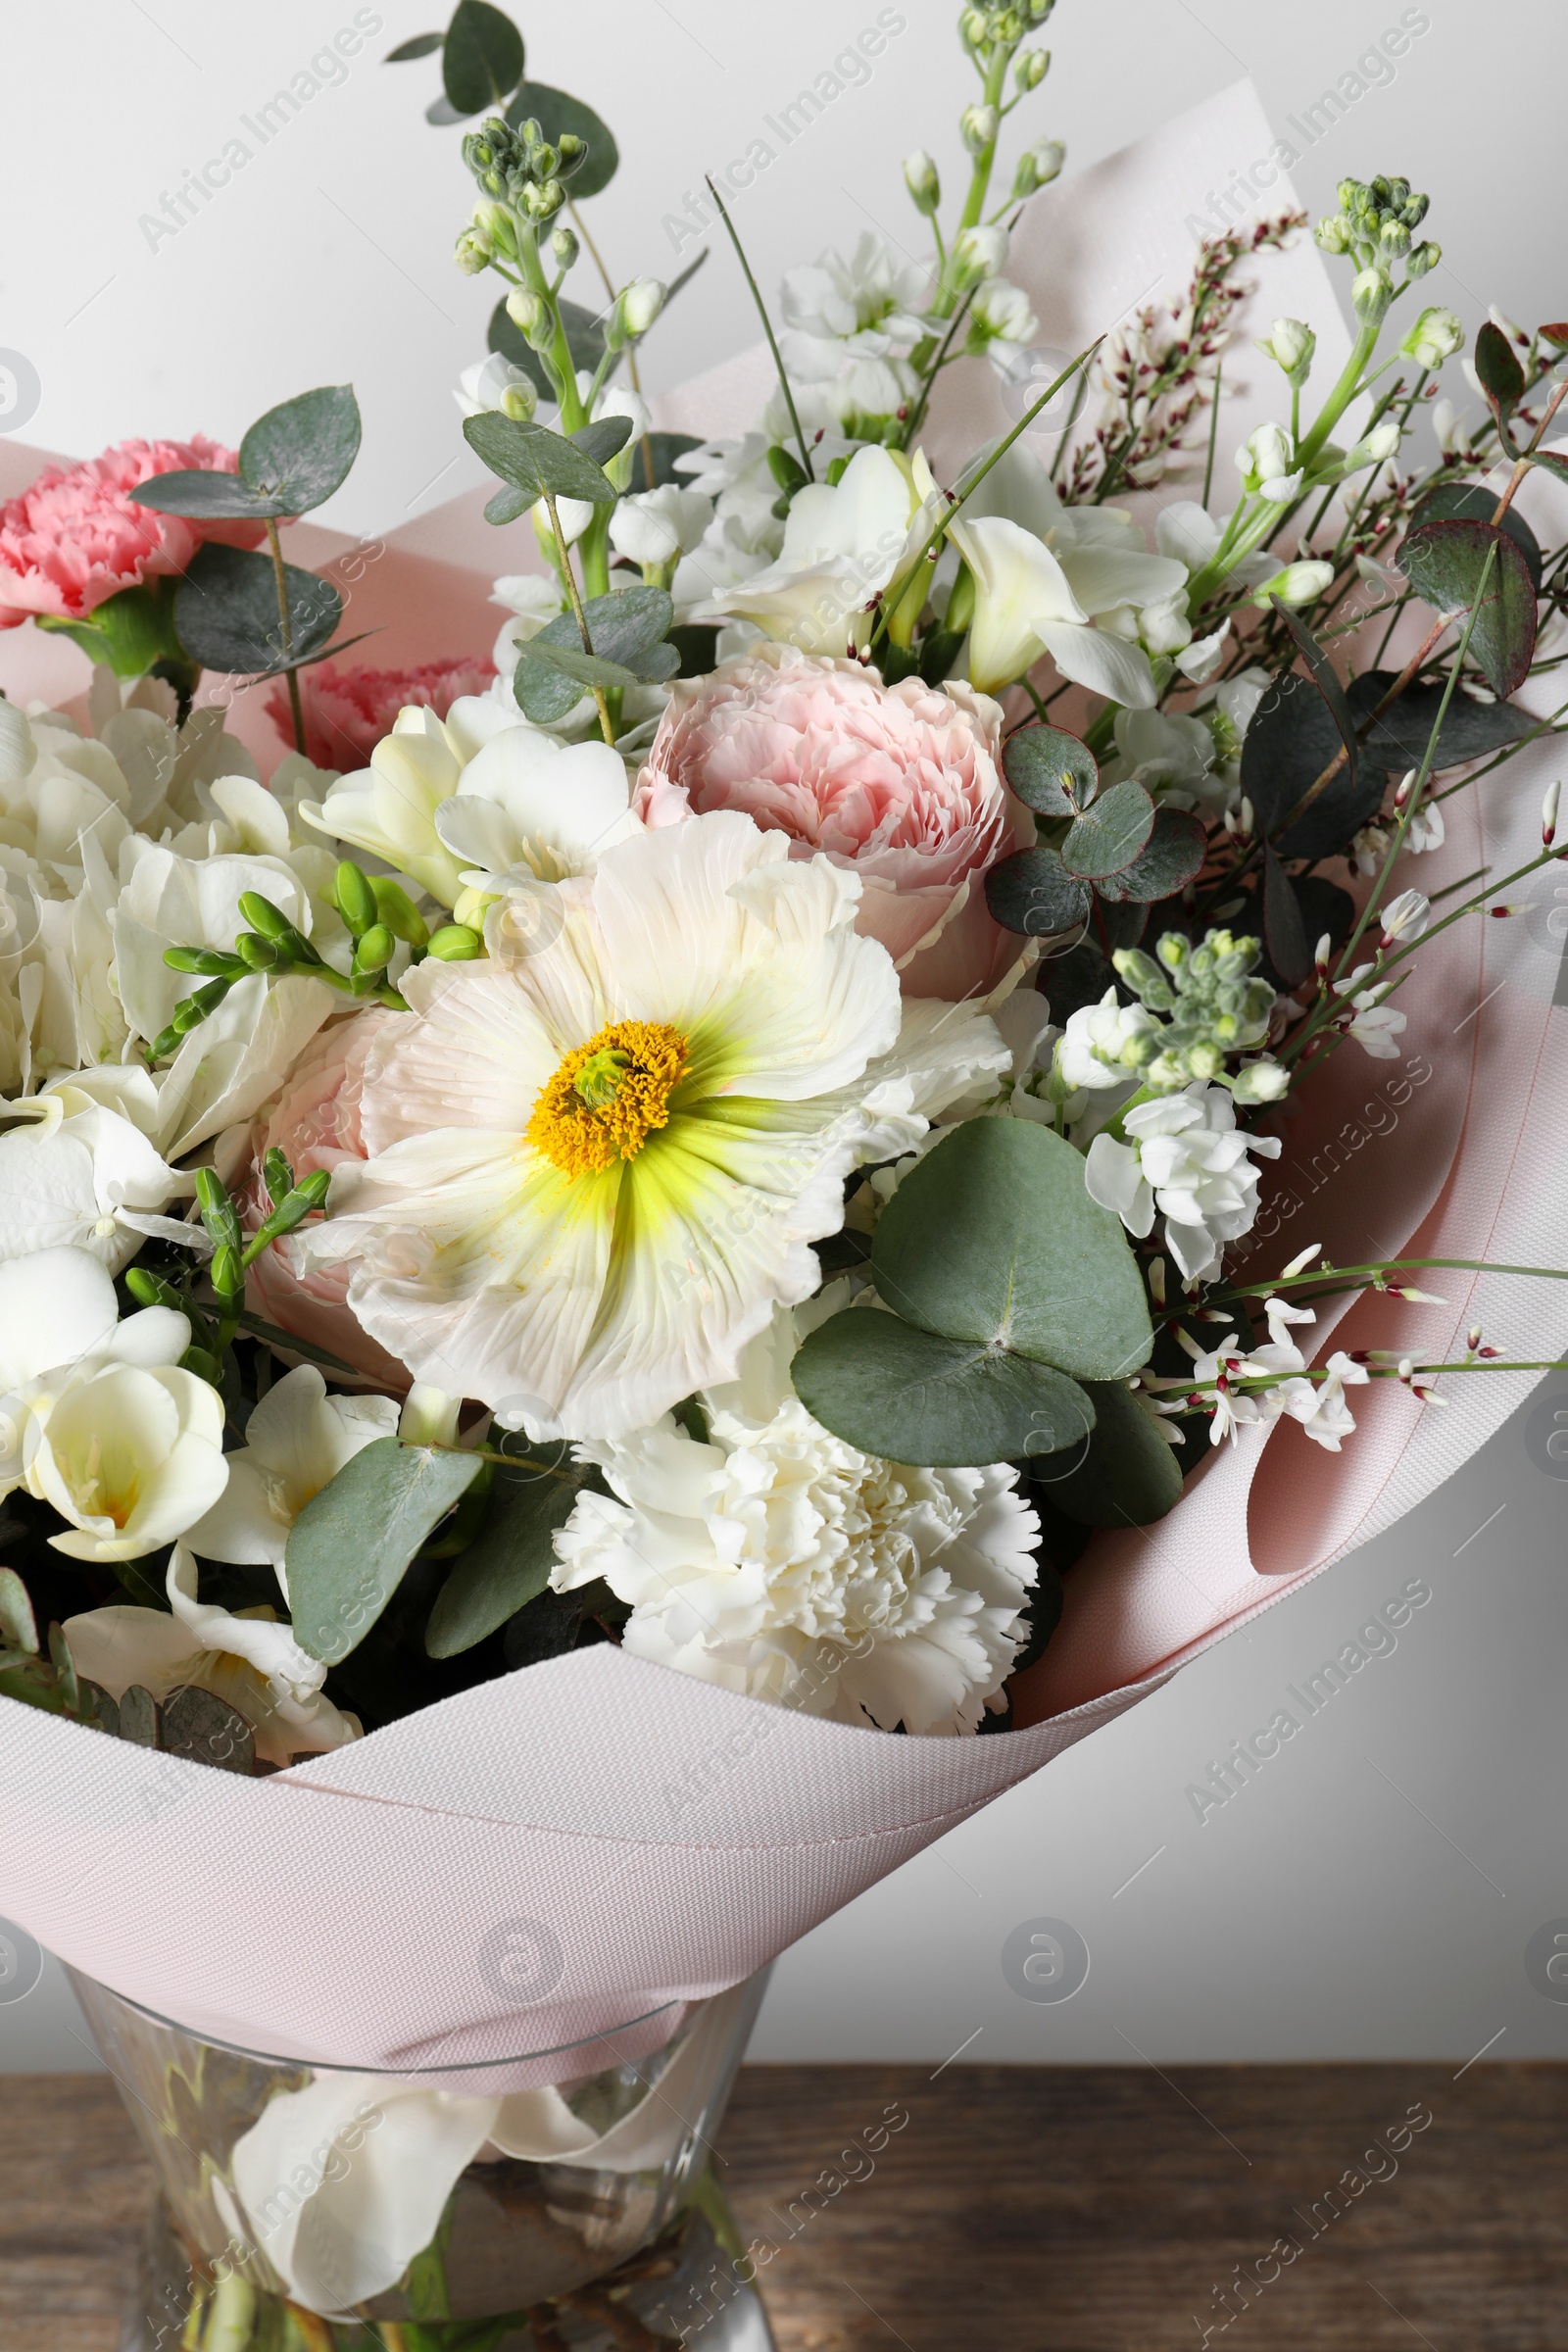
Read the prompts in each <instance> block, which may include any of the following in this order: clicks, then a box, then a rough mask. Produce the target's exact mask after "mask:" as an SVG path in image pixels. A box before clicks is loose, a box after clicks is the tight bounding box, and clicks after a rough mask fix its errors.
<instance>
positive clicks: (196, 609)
mask: <svg viewBox="0 0 1568 2352" xmlns="http://www.w3.org/2000/svg"><path fill="white" fill-rule="evenodd" d="M283 580H284V589H285V593H286V594H287V597H288V608H289V618H290V624H291V627H292V632H293V642H292V650H291V652H290V653H289V654H285V652H284V649H283V638H282V630H281V627H280V626H279V615H278V610H277V581H276V576H275V574H274V573H273V570H272V565H271V563H270V560H269V559H268V558H267V557H266V556H263V555H258V554H255V553H253V552H252V551H251V550H249V549H247V548H242V547H224V546H223V545H222V544H221V542H219V541H217V540H210V541H209V542H208V544H207V545H206V546H205V547H200V548H198V549H197V551H196V553H195V555H194V556H193V557H192V559H191V562H190V564H189V565H188V567H187V569H186V572H185V576H184V578H183V579H182V580H181V581H180V583H179V588H178V590H177V592H176V594H175V597H174V626H175V628H176V630H177V631H178V633H179V642H180V644H181V645H182V646H183V648H184V650H185V652H186V654H187V655H188V656H189V657H190V659H191V661H192V662H196V663H198V664H199V666H200V667H201V668H203V669H215V670H221V671H225V672H227V673H228V674H229V675H231V676H246V677H270V676H273V675H275V674H276V673H277V672H278V671H280V670H283V669H286V668H288V667H289V666H290V664H291V662H292V663H294V664H298V663H300V662H305V661H308V660H309V659H310V658H311V657H312V656H313V655H315V654H317V653H319V652H320V650H321V649H322V648H323V647H325V646H326V645H327V644H328V643H329V642H330V640H331V636H332V632H333V631H334V629H335V628H336V627H337V624H338V621H339V619H340V618H341V616H342V612H343V600H342V598H341V597H340V596H339V594H338V592H337V590H336V589H335V588H334V587H333V586H332V585H331V583H330V581H328V580H323V579H321V578H319V576H318V575H317V573H315V572H314V571H302V570H301V569H300V568H299V567H298V565H297V564H284V566H283Z"/></svg>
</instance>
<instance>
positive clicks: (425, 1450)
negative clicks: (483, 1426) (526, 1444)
mask: <svg viewBox="0 0 1568 2352" xmlns="http://www.w3.org/2000/svg"><path fill="white" fill-rule="evenodd" d="M480 1467H481V1465H480V1462H479V1459H478V1456H477V1455H475V1454H471V1453H460V1452H451V1451H447V1450H446V1449H444V1448H438V1447H435V1446H405V1445H403V1444H402V1442H401V1441H400V1440H399V1439H397V1438H377V1439H375V1441H374V1442H373V1443H372V1444H371V1445H369V1446H362V1447H361V1449H360V1451H359V1452H358V1453H356V1454H354V1455H353V1456H352V1457H351V1458H350V1459H349V1460H348V1461H347V1462H345V1463H344V1465H343V1467H342V1469H341V1470H340V1471H339V1472H338V1473H337V1476H336V1477H335V1478H333V1479H331V1480H330V1481H329V1482H328V1483H327V1485H326V1486H324V1487H322V1489H321V1490H320V1492H319V1494H318V1495H313V1497H312V1498H311V1500H310V1501H309V1502H308V1503H307V1504H306V1505H305V1508H304V1509H303V1510H302V1511H301V1512H300V1514H299V1517H298V1518H297V1519H296V1520H295V1522H294V1525H293V1527H292V1528H291V1529H290V1530H289V1537H288V1544H287V1546H286V1549H285V1553H284V1560H285V1566H286V1568H287V1573H288V1590H289V1599H290V1603H291V1608H292V1615H293V1620H294V1639H295V1640H296V1641H297V1642H299V1643H300V1644H301V1646H302V1647H303V1648H305V1649H308V1650H309V1651H310V1653H311V1655H312V1657H313V1658H319V1659H321V1660H322V1662H323V1663H324V1664H326V1665H328V1666H335V1665H336V1664H337V1662H338V1661H339V1659H341V1658H346V1657H347V1656H348V1654H349V1652H350V1650H351V1649H353V1648H354V1646H355V1644H356V1643H357V1642H360V1641H362V1640H363V1638H364V1637H365V1635H366V1634H367V1633H368V1631H369V1629H370V1627H371V1626H372V1625H374V1623H375V1621H376V1619H377V1618H378V1617H379V1616H380V1614H381V1612H382V1610H383V1609H384V1608H385V1607H386V1604H387V1602H388V1601H389V1600H390V1599H391V1597H392V1595H393V1593H395V1592H396V1591H397V1589H398V1586H399V1585H400V1584H401V1583H402V1581H403V1575H404V1571H405V1570H406V1569H407V1567H408V1565H409V1563H410V1561H411V1560H413V1559H414V1558H415V1557H416V1556H417V1553H418V1552H419V1551H420V1550H421V1549H422V1547H423V1545H424V1544H425V1542H426V1540H427V1539H428V1537H429V1536H430V1534H431V1532H432V1530H433V1529H434V1528H435V1527H436V1526H438V1525H439V1523H440V1521H441V1520H443V1519H444V1518H445V1517H446V1515H447V1513H448V1511H449V1510H451V1509H452V1507H453V1505H454V1504H455V1503H456V1502H457V1501H458V1499H459V1497H460V1496H461V1495H464V1494H465V1493H466V1490H467V1488H468V1487H469V1485H470V1484H471V1483H472V1481H473V1479H474V1478H475V1477H477V1475H478V1472H479V1469H480Z"/></svg>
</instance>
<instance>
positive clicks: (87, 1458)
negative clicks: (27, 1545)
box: [24, 1308, 228, 1679]
mask: <svg viewBox="0 0 1568 2352" xmlns="http://www.w3.org/2000/svg"><path fill="white" fill-rule="evenodd" d="M145 1311H146V1312H147V1313H149V1314H153V1313H156V1312H157V1311H158V1310H157V1309H156V1308H147V1309H146V1310H145ZM165 1311H166V1313H167V1312H168V1310H165ZM130 1320H131V1322H132V1323H133V1322H134V1321H135V1320H136V1318H134V1317H132V1318H131V1319H130ZM168 1323H169V1324H170V1325H180V1326H184V1325H185V1319H184V1317H183V1316H182V1315H175V1314H172V1313H168ZM126 1328H128V1326H127V1327H126ZM132 1336H133V1338H134V1336H135V1335H132ZM160 1336H162V1335H161V1334H160ZM175 1344H177V1345H179V1346H180V1349H181V1352H183V1348H184V1346H187V1345H188V1344H189V1329H188V1326H185V1331H184V1340H183V1342H178V1341H177V1340H176V1343H175ZM45 1378H46V1380H47V1379H48V1376H47V1375H46V1376H45ZM37 1388H38V1384H36V1383H35V1384H33V1390H34V1394H33V1395H32V1396H31V1397H30V1398H29V1402H30V1404H31V1410H30V1412H29V1414H28V1417H27V1422H26V1428H25V1436H24V1452H25V1462H26V1481H27V1489H28V1492H29V1494H32V1495H37V1496H38V1498H39V1499H40V1500H41V1501H44V1502H49V1503H52V1504H53V1505H54V1507H55V1509H56V1510H57V1511H58V1512H59V1513H60V1515H61V1517H62V1518H63V1519H69V1520H70V1522H71V1527H70V1531H69V1532H68V1533H66V1534H64V1535H58V1536H51V1537H50V1538H49V1541H50V1543H51V1544H53V1545H54V1547H55V1549H56V1550H57V1551H63V1552H67V1553H69V1554H70V1556H71V1557H72V1558H73V1559H78V1560H99V1561H106V1562H107V1561H114V1560H135V1559H140V1558H141V1557H142V1556H143V1555H144V1554H145V1553H147V1552H149V1551H161V1550H162V1548H163V1546H164V1545H165V1544H168V1543H170V1542H172V1539H173V1538H174V1537H176V1536H181V1535H183V1534H184V1532H185V1530H186V1529H187V1528H188V1527H190V1526H191V1525H193V1524H194V1522H195V1521H196V1520H198V1519H199V1518H200V1517H201V1516H202V1514H203V1512H205V1511H207V1510H208V1509H210V1508H211V1506H212V1505H213V1504H214V1503H215V1502H216V1501H217V1500H218V1497H219V1495H221V1493H222V1491H223V1487H224V1484H225V1483H226V1481H227V1477H228V1465H227V1462H226V1460H225V1458H224V1454H223V1403H222V1398H221V1397H220V1396H219V1394H218V1392H217V1390H216V1389H214V1388H212V1387H210V1386H209V1384H208V1383H207V1382H206V1381H205V1380H200V1379H198V1377H197V1376H196V1374H195V1373H194V1372H182V1371H181V1370H180V1369H179V1366H178V1365H177V1364H175V1363H167V1362H156V1361H142V1362H125V1361H123V1360H115V1359H114V1358H113V1357H108V1358H106V1359H100V1358H95V1357H88V1358H87V1359H86V1361H85V1362H84V1363H80V1364H77V1365H73V1366H71V1367H67V1368H66V1370H65V1372H64V1375H63V1376H62V1377H61V1378H60V1379H59V1382H58V1387H56V1388H55V1390H54V1393H53V1395H39V1394H37ZM95 1679H96V1678H95Z"/></svg>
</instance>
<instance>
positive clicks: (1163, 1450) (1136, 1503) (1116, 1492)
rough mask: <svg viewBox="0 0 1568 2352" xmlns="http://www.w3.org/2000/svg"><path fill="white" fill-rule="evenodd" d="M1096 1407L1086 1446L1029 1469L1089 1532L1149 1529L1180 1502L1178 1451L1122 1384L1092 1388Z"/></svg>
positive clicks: (1097, 1383) (1089, 1389)
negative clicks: (1110, 1528)
mask: <svg viewBox="0 0 1568 2352" xmlns="http://www.w3.org/2000/svg"><path fill="white" fill-rule="evenodd" d="M1084 1386H1085V1388H1086V1390H1087V1392H1088V1396H1089V1398H1090V1401H1091V1402H1092V1404H1093V1405H1094V1408H1095V1426H1094V1428H1093V1430H1092V1431H1091V1432H1090V1434H1089V1437H1088V1439H1087V1440H1086V1441H1085V1442H1084V1443H1082V1444H1080V1445H1078V1446H1072V1447H1069V1448H1068V1450H1067V1451H1066V1452H1065V1453H1063V1454H1062V1455H1060V1456H1059V1457H1055V1456H1051V1455H1048V1456H1047V1458H1046V1459H1045V1460H1044V1461H1036V1462H1035V1463H1034V1464H1033V1465H1032V1466H1031V1471H1030V1483H1031V1488H1034V1487H1039V1486H1044V1487H1046V1488H1047V1491H1048V1492H1049V1494H1050V1496H1051V1499H1052V1501H1053V1502H1054V1504H1055V1506H1056V1508H1057V1509H1058V1510H1059V1511H1065V1512H1066V1514H1067V1516H1068V1518H1069V1519H1077V1520H1081V1521H1082V1522H1083V1523H1084V1525H1085V1526H1087V1527H1148V1526H1149V1525H1150V1524H1151V1523H1152V1521H1153V1520H1155V1519H1163V1518H1164V1516H1165V1514H1166V1512H1167V1511H1168V1510H1170V1509H1172V1508H1173V1506H1174V1505H1175V1504H1176V1503H1177V1502H1178V1501H1179V1500H1180V1499H1181V1492H1182V1469H1181V1462H1180V1459H1179V1457H1178V1455H1177V1453H1176V1452H1175V1450H1174V1448H1173V1447H1172V1446H1169V1445H1167V1444H1166V1442H1165V1440H1164V1439H1163V1438H1162V1437H1161V1436H1160V1434H1159V1431H1158V1429H1157V1428H1156V1427H1155V1425H1154V1422H1153V1420H1152V1418H1151V1416H1150V1415H1149V1414H1148V1413H1146V1412H1145V1410H1144V1408H1143V1406H1142V1405H1141V1404H1140V1403H1139V1402H1138V1400H1137V1398H1136V1397H1134V1395H1133V1394H1132V1391H1131V1390H1130V1389H1128V1388H1127V1387H1125V1386H1124V1384H1123V1383H1122V1382H1121V1381H1115V1380H1113V1381H1098V1380H1096V1381H1086V1382H1085V1384H1084Z"/></svg>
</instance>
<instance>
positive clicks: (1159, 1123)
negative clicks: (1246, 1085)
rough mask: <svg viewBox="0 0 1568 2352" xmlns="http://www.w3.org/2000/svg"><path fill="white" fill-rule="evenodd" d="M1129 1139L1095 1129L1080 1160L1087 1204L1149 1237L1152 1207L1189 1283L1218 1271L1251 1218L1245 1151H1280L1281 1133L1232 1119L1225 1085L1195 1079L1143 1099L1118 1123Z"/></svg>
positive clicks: (1252, 1187)
mask: <svg viewBox="0 0 1568 2352" xmlns="http://www.w3.org/2000/svg"><path fill="white" fill-rule="evenodd" d="M1122 1126H1123V1129H1124V1130H1125V1133H1126V1137H1127V1141H1126V1142H1125V1143H1118V1142H1117V1140H1116V1138H1115V1137H1114V1136H1112V1135H1110V1134H1104V1135H1097V1136H1096V1138H1095V1140H1094V1142H1093V1143H1092V1144H1091V1145H1090V1147H1089V1151H1088V1154H1087V1156H1086V1159H1085V1163H1084V1181H1085V1183H1086V1184H1087V1186H1088V1188H1089V1193H1090V1197H1091V1199H1092V1200H1095V1201H1099V1202H1100V1205H1101V1206H1102V1208H1109V1209H1114V1210H1115V1212H1116V1214H1117V1216H1119V1217H1120V1219H1121V1221H1122V1223H1123V1224H1124V1225H1125V1226H1126V1228H1127V1230H1128V1232H1129V1233H1132V1234H1136V1235H1137V1236H1138V1238H1139V1239H1140V1240H1143V1239H1144V1237H1145V1236H1146V1235H1147V1234H1149V1233H1150V1232H1151V1231H1152V1228H1153V1223H1154V1214H1155V1211H1156V1209H1157V1211H1158V1212H1159V1214H1160V1215H1161V1216H1162V1217H1163V1218H1164V1220H1165V1246H1166V1248H1167V1249H1168V1250H1169V1251H1170V1253H1171V1255H1172V1257H1174V1258H1175V1260H1176V1263H1177V1264H1178V1265H1179V1266H1180V1268H1181V1270H1182V1273H1183V1274H1184V1275H1185V1276H1186V1278H1187V1279H1188V1281H1189V1282H1201V1281H1206V1280H1207V1279H1209V1278H1210V1277H1211V1276H1213V1275H1215V1274H1217V1273H1218V1272H1219V1269H1220V1261H1221V1259H1222V1257H1223V1256H1224V1251H1225V1245H1226V1243H1227V1242H1234V1241H1237V1240H1239V1239H1240V1237H1241V1236H1242V1235H1243V1234H1244V1233H1247V1232H1248V1231H1250V1228H1251V1225H1252V1222H1253V1220H1254V1219H1255V1217H1256V1215H1257V1184H1258V1170H1257V1169H1256V1168H1255V1167H1254V1166H1253V1165H1252V1162H1251V1159H1250V1157H1249V1154H1250V1153H1252V1152H1256V1153H1257V1154H1258V1155H1259V1156H1261V1157H1263V1158H1267V1159H1277V1158H1278V1157H1279V1154H1280V1144H1279V1139H1278V1137H1276V1136H1270V1135H1251V1134H1249V1133H1248V1132H1247V1131H1246V1130H1245V1129H1243V1128H1239V1127H1238V1126H1237V1124H1236V1105H1235V1103H1234V1102H1233V1101H1232V1099H1231V1097H1230V1095H1229V1093H1228V1092H1227V1091H1226V1089H1225V1088H1224V1087H1222V1086H1209V1085H1207V1084H1204V1083H1201V1082H1200V1083H1199V1084H1197V1085H1194V1086H1189V1087H1184V1088H1183V1090H1182V1092H1181V1093H1180V1094H1175V1095H1162V1096H1160V1097H1159V1098H1158V1100H1157V1101H1155V1102H1152V1103H1139V1104H1138V1105H1137V1107H1136V1108H1135V1109H1133V1110H1129V1111H1128V1112H1126V1113H1125V1115H1124V1117H1123V1119H1122Z"/></svg>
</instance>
